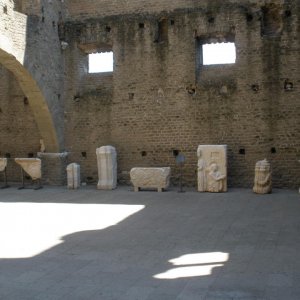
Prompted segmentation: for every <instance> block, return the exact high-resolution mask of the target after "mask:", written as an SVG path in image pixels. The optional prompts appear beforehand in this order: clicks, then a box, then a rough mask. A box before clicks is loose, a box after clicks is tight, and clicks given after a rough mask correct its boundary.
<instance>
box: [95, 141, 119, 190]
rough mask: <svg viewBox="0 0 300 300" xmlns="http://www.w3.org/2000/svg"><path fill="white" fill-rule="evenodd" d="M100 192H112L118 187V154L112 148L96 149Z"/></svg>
mask: <svg viewBox="0 0 300 300" xmlns="http://www.w3.org/2000/svg"><path fill="white" fill-rule="evenodd" d="M96 155H97V164H98V177H99V180H98V184H97V189H99V190H112V189H115V188H116V187H117V152H116V149H115V148H114V147H112V146H102V147H100V148H97V149H96Z"/></svg>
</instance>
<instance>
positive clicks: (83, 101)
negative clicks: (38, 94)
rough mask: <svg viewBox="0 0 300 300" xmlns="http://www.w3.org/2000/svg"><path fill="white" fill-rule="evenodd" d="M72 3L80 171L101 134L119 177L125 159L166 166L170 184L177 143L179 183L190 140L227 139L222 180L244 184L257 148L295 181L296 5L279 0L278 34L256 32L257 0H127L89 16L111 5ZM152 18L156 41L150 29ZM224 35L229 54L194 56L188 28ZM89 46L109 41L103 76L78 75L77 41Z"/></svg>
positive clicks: (91, 166)
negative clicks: (230, 61)
mask: <svg viewBox="0 0 300 300" xmlns="http://www.w3.org/2000/svg"><path fill="white" fill-rule="evenodd" d="M100 2H101V1H100ZM72 3H73V4H72V6H69V13H70V15H69V16H72V17H74V18H77V20H76V21H70V22H69V23H68V24H67V27H66V28H67V34H66V35H67V40H68V42H69V43H70V49H69V50H68V52H66V53H65V54H66V56H65V57H66V72H67V77H66V82H67V83H66V84H67V86H68V88H67V89H66V98H65V105H66V110H67V118H66V120H67V123H66V139H67V142H66V147H67V149H68V150H70V151H71V152H72V155H73V156H71V160H72V161H76V162H79V163H80V164H81V165H82V172H83V177H84V178H87V177H89V178H94V177H95V176H96V174H97V166H96V156H95V149H96V147H99V146H102V145H105V144H112V145H114V146H115V147H116V148H117V151H118V175H119V181H120V182H128V179H129V177H128V172H129V170H130V169H131V168H132V167H136V166H166V165H168V166H171V167H172V181H173V182H174V183H176V182H177V178H178V168H177V167H176V165H175V158H174V155H173V150H179V151H180V152H182V153H183V154H184V155H185V156H186V158H187V162H186V165H185V167H184V178H185V183H186V184H188V185H192V186H195V185H196V165H197V157H196V149H197V146H198V145H199V144H227V145H228V156H229V161H228V163H229V165H228V176H229V185H230V186H243V187H251V186H252V182H253V177H254V165H255V162H256V161H257V160H261V159H263V158H268V159H269V160H270V161H271V163H272V166H273V181H274V186H275V187H295V186H298V185H299V179H298V178H299V172H300V164H298V163H297V160H298V159H299V156H300V134H299V128H300V118H299V117H300V110H299V108H300V103H299V100H298V99H299V87H298V85H299V80H298V78H299V70H300V69H299V61H300V60H299V30H298V29H299V28H298V23H297V18H298V17H299V4H297V3H296V2H295V1H290V2H287V3H286V4H285V5H284V6H280V9H281V12H280V17H281V21H282V24H280V26H279V28H280V32H279V33H278V32H277V31H276V30H277V29H276V27H275V29H276V30H273V31H272V30H270V31H269V32H271V34H269V35H268V36H261V32H262V7H260V5H263V2H258V1H256V4H257V3H258V4H259V5H254V6H253V5H252V4H247V3H248V2H247V3H246V2H245V5H244V6H241V5H237V4H235V3H234V1H231V2H230V3H229V2H228V3H227V2H224V1H222V2H221V1H213V2H211V1H210V2H209V3H210V4H209V5H207V6H203V7H202V8H201V9H187V8H190V7H193V3H194V1H193V2H189V1H175V2H172V3H170V2H169V1H168V3H167V2H165V1H159V3H160V6H158V2H155V1H152V2H151V4H153V5H152V6H151V9H150V8H149V7H148V6H147V5H146V4H145V3H144V4H145V5H144V6H142V5H140V6H139V9H137V7H136V6H134V4H137V3H139V4H141V3H142V1H139V2H134V1H130V3H131V4H130V9H129V10H128V11H126V10H125V12H131V11H133V10H134V9H137V10H136V12H137V14H128V15H123V16H122V17H115V16H111V17H109V16H105V17H102V18H100V19H99V18H98V19H96V18H95V19H92V17H93V16H94V15H95V14H99V15H100V14H101V12H103V14H102V16H104V15H105V14H106V15H109V14H111V15H116V14H118V13H120V10H121V8H120V7H121V6H122V5H121V4H120V5H119V6H118V7H116V3H115V2H113V1H110V2H109V4H108V3H106V2H104V1H103V3H102V4H103V7H102V6H101V5H98V7H99V9H98V10H97V9H95V6H94V4H95V3H96V1H94V2H93V1H88V2H85V4H84V5H85V7H81V8H80V3H79V1H78V2H77V1H74V2H72ZM118 3H120V2H118ZM124 3H125V2H124ZM128 3H129V2H128ZM128 3H127V4H128ZM202 3H203V2H202ZM222 3H223V4H222ZM252 3H254V1H252ZM97 4H101V3H99V1H97ZM156 4H157V6H156ZM124 5H125V4H124ZM128 5H129V4H128ZM100 7H101V12H100ZM141 7H143V8H141ZM183 7H184V8H185V9H182V8H183ZM102 8H103V9H102ZM175 8H178V9H176V10H174V9H175ZM140 10H143V11H144V10H146V11H147V12H148V13H147V14H138V13H139V12H140ZM162 10H165V12H164V13H161V11H162ZM79 12H83V13H82V14H81V13H79ZM158 12H159V13H158ZM87 16H89V17H90V18H91V19H89V20H86V21H85V19H86V17H87ZM162 16H163V17H165V18H167V21H166V22H167V28H168V29H167V33H166V32H164V33H162V32H161V33H160V34H161V35H162V36H163V39H165V38H166V40H165V41H162V40H161V38H162V37H160V36H159V27H160V25H159V21H160V20H161V17H162ZM80 18H81V21H80ZM141 24H144V25H141ZM272 25H273V24H272ZM107 27H110V28H111V30H110V31H107ZM271 29H273V28H271ZM273 32H275V33H274V35H273ZM228 37H230V38H232V37H233V39H234V40H235V44H236V48H237V61H236V64H234V65H226V66H222V65H219V66H197V56H198V55H200V49H199V47H198V49H197V42H196V39H195V38H198V39H200V40H201V39H210V41H211V38H215V39H216V40H222V39H224V38H225V39H226V38H228ZM89 44H93V45H96V46H97V48H98V49H99V50H101V48H103V49H106V48H107V45H111V46H112V49H113V52H114V66H115V69H114V72H113V74H112V76H111V77H107V75H105V76H104V75H95V76H94V77H93V78H91V76H90V75H89V74H88V73H87V53H85V52H84V50H80V49H86V48H88V45H89ZM79 48H80V49H79ZM289 82H292V84H293V88H292V89H290V90H289V89H287V88H285V87H286V85H287V83H289ZM77 95H79V98H77ZM81 152H86V154H87V157H86V158H83V157H82V153H81Z"/></svg>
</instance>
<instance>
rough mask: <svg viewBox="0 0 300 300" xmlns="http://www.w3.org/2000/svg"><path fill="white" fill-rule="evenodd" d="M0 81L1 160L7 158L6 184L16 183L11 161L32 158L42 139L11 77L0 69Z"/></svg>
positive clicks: (17, 173) (16, 168)
mask: <svg viewBox="0 0 300 300" xmlns="http://www.w3.org/2000/svg"><path fill="white" fill-rule="evenodd" d="M0 77H1V80H0V128H1V130H0V157H7V158H8V165H7V176H8V180H9V181H16V182H18V181H20V180H21V172H20V167H19V166H18V165H17V164H16V163H15V162H14V158H16V157H31V156H35V155H36V153H37V151H39V148H40V138H41V137H40V135H39V132H38V129H37V125H36V122H35V119H34V116H33V113H32V111H31V108H30V106H29V103H28V98H27V97H26V96H25V95H24V93H23V91H22V90H21V88H20V86H19V84H18V82H17V81H16V79H15V77H14V75H13V74H12V73H11V72H9V71H8V70H7V69H5V68H4V67H2V66H0ZM0 176H2V175H0ZM0 180H1V181H2V177H1V179H0Z"/></svg>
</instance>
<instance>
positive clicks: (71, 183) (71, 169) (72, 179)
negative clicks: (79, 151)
mask: <svg viewBox="0 0 300 300" xmlns="http://www.w3.org/2000/svg"><path fill="white" fill-rule="evenodd" d="M67 178H68V188H69V189H78V188H79V187H80V165H79V164H76V163H72V164H69V165H68V166H67Z"/></svg>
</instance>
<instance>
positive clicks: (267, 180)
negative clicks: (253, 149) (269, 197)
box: [253, 159, 272, 194]
mask: <svg viewBox="0 0 300 300" xmlns="http://www.w3.org/2000/svg"><path fill="white" fill-rule="evenodd" d="M253 192H254V193H256V194H269V193H271V192H272V174H271V165H270V163H269V162H268V161H267V159H264V160H260V161H258V162H257V163H256V164H255V177H254V187H253Z"/></svg>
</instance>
